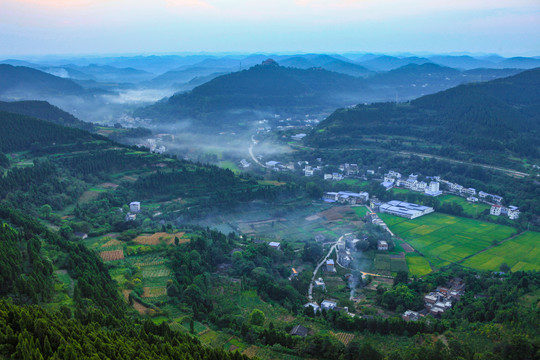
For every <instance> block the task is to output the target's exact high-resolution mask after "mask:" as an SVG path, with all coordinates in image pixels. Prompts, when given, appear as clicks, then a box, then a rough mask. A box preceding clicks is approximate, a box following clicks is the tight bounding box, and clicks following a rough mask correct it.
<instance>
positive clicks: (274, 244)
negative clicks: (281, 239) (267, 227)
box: [268, 241, 281, 250]
mask: <svg viewBox="0 0 540 360" xmlns="http://www.w3.org/2000/svg"><path fill="white" fill-rule="evenodd" d="M268 246H270V247H271V248H272V249H276V250H279V249H280V248H281V243H278V242H275V241H272V242H270V243H268Z"/></svg>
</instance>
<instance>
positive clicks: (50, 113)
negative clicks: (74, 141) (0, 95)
mask: <svg viewBox="0 0 540 360" xmlns="http://www.w3.org/2000/svg"><path fill="white" fill-rule="evenodd" d="M0 111H6V112H10V113H16V114H21V115H26V116H31V117H34V118H37V119H41V120H45V121H49V122H52V123H55V124H58V125H63V126H69V127H75V128H78V129H82V130H87V131H93V130H94V125H93V124H92V123H88V122H85V121H82V120H79V119H77V118H76V117H75V116H73V115H71V114H70V113H68V112H65V111H64V110H62V109H60V108H58V107H56V106H54V105H51V104H49V103H48V102H46V101H37V100H27V101H12V102H6V101H0Z"/></svg>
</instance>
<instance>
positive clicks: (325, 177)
mask: <svg viewBox="0 0 540 360" xmlns="http://www.w3.org/2000/svg"><path fill="white" fill-rule="evenodd" d="M324 180H332V174H324Z"/></svg>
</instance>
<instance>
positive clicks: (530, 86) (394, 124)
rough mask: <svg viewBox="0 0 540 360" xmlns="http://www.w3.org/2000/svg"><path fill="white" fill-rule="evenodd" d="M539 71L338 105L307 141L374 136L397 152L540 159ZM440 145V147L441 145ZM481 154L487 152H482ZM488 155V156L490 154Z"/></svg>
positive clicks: (334, 142)
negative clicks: (406, 98)
mask: <svg viewBox="0 0 540 360" xmlns="http://www.w3.org/2000/svg"><path fill="white" fill-rule="evenodd" d="M539 107H540V69H534V70H529V71H526V72H523V73H520V74H517V75H514V76H511V77H508V78H503V79H497V80H493V81H490V82H485V83H474V84H468V85H460V86H458V87H455V88H452V89H449V90H446V91H442V92H439V93H436V94H433V95H428V96H424V97H421V98H419V99H417V100H414V101H411V102H410V103H404V104H397V105H396V104H391V103H377V104H371V105H358V106H356V107H354V108H352V109H347V110H345V109H340V110H337V111H336V112H334V113H333V114H332V115H330V116H329V117H328V118H327V119H326V120H325V121H323V122H321V123H320V124H319V126H318V127H317V128H316V129H315V130H314V131H313V132H312V133H311V134H310V136H309V137H308V138H306V141H307V143H308V144H310V145H313V146H317V147H322V148H324V147H328V146H332V147H336V146H352V145H355V144H356V145H358V144H360V143H362V141H363V140H362V139H363V138H364V140H367V139H368V138H373V137H375V138H376V137H379V138H381V137H391V139H392V140H391V142H390V138H388V142H385V141H383V143H381V144H383V145H384V144H386V147H387V148H393V149H394V150H405V149H408V150H415V151H420V152H430V153H435V154H440V155H449V156H458V154H457V153H456V151H457V152H465V153H469V154H471V153H474V154H475V156H480V157H482V158H483V159H484V161H486V160H487V159H489V158H492V157H494V156H495V157H506V156H510V155H519V156H520V157H526V158H530V159H538V158H539V157H540V153H539V151H538V150H539V146H540V141H539V139H540V135H539V134H540V117H539V115H538V109H539ZM441 145H442V147H441ZM481 154H483V155H481ZM486 155H487V156H486Z"/></svg>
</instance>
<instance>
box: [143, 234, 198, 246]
mask: <svg viewBox="0 0 540 360" xmlns="http://www.w3.org/2000/svg"><path fill="white" fill-rule="evenodd" d="M184 235H185V233H184V232H177V233H175V234H168V233H166V232H157V233H154V234H148V235H139V236H137V237H136V238H135V239H133V242H134V243H135V244H139V245H159V244H162V243H164V244H167V245H171V244H174V238H175V237H177V238H178V239H179V240H180V241H179V244H183V243H185V242H189V239H183V238H182V237H183V236H184Z"/></svg>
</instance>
